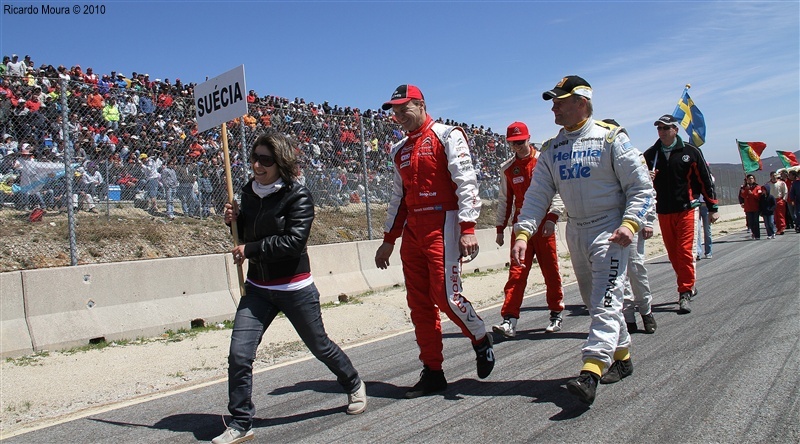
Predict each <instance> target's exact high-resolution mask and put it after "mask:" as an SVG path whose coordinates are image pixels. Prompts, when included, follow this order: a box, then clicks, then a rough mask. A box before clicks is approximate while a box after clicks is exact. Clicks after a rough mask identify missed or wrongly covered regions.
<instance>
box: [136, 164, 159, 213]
mask: <svg viewBox="0 0 800 444" xmlns="http://www.w3.org/2000/svg"><path fill="white" fill-rule="evenodd" d="M139 160H140V161H141V162H142V167H143V170H144V175H145V180H146V182H145V185H144V190H145V193H146V198H147V202H148V205H147V212H148V213H150V214H155V213H157V212H158V205H157V201H156V199H157V198H158V185H159V183H160V180H161V173H159V171H160V170H161V165H162V163H161V159H159V158H157V157H150V156H148V155H147V154H145V153H142V154H139Z"/></svg>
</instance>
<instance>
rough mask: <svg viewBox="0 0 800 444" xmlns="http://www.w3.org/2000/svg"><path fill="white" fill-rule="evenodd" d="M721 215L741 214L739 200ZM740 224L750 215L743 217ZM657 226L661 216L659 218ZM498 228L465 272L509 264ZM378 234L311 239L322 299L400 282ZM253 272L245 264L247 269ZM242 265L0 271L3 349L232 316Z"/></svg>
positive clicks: (172, 262) (151, 263)
mask: <svg viewBox="0 0 800 444" xmlns="http://www.w3.org/2000/svg"><path fill="white" fill-rule="evenodd" d="M720 216H721V217H722V218H723V219H728V220H729V219H736V218H741V219H744V213H743V212H742V210H741V208H740V207H739V206H738V205H730V206H726V207H722V208H721V209H720ZM742 226H743V227H744V222H743V223H742ZM653 228H654V231H655V232H656V233H658V231H659V227H658V222H656V223H655V224H654V227H653ZM495 233H496V232H495V229H494V228H488V229H483V230H477V231H476V235H477V236H478V242H479V245H480V247H481V252H480V254H479V255H478V257H477V258H476V259H475V260H474V261H472V262H469V263H466V264H464V267H463V271H464V272H465V273H470V272H472V271H475V270H478V269H479V270H481V271H487V270H489V269H495V270H498V269H504V268H505V267H506V264H507V263H508V262H509V250H510V248H511V245H510V244H511V243H512V242H513V240H512V239H511V229H510V228H507V229H506V233H505V236H506V237H505V239H506V243H505V245H503V246H502V247H500V246H498V245H497V244H496V243H495V238H496V234H495ZM565 233H566V224H565V223H563V222H561V223H559V224H558V231H557V236H558V251H559V254H560V255H561V256H564V255H566V254H568V251H567V248H566V241H565ZM381 243H382V240H372V241H361V242H351V243H341V244H331V245H317V246H311V247H309V256H310V258H311V269H312V273H313V275H314V280H315V281H316V283H317V287H318V288H319V290H320V295H321V302H323V303H324V302H329V301H335V300H336V299H337V298H338V295H339V294H341V293H345V294H349V295H354V294H359V293H363V292H365V291H370V290H381V289H384V288H388V287H392V286H395V285H402V284H403V283H404V278H403V271H402V264H401V262H400V254H399V251H400V246H401V243H402V238H400V239H398V241H397V245H395V248H394V251H393V252H392V256H391V259H390V264H391V265H390V266H389V269H387V270H380V269H378V268H377V267H376V266H375V251H376V250H377V249H378V247H379V246H380V245H381ZM243 272H244V275H245V276H246V275H247V266H246V263H245V266H244V269H243ZM239 298H240V292H239V282H238V277H237V268H236V266H235V265H234V264H233V258H232V257H231V256H230V255H229V254H213V255H206V256H193V257H185V258H172V259H154V260H145V261H134V262H118V263H113V264H95V265H81V266H77V267H62V268H48V269H40V270H27V271H15V272H9V273H0V357H10V356H19V355H24V354H28V353H31V352H32V351H39V350H45V349H59V348H69V347H75V346H82V345H86V344H87V343H88V342H89V341H91V340H94V339H99V338H104V339H105V340H108V341H111V340H117V339H134V338H136V337H139V336H157V335H160V334H162V333H163V332H164V331H166V330H168V329H180V328H189V327H190V326H191V322H192V321H193V320H195V319H203V320H204V321H205V322H208V323H211V322H219V321H222V320H226V319H233V316H234V314H235V312H236V305H237V304H238V302H239Z"/></svg>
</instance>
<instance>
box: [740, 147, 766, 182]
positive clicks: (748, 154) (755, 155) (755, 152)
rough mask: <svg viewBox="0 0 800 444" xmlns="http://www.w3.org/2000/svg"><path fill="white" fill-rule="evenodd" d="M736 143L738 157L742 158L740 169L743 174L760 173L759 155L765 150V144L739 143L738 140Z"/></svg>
mask: <svg viewBox="0 0 800 444" xmlns="http://www.w3.org/2000/svg"><path fill="white" fill-rule="evenodd" d="M736 143H737V144H738V145H739V156H740V157H741V158H742V167H743V168H744V172H745V174H746V173H752V172H754V171H760V170H761V169H762V165H761V153H763V152H764V150H765V149H766V148H767V144H766V143H764V142H740V141H738V140H737V141H736Z"/></svg>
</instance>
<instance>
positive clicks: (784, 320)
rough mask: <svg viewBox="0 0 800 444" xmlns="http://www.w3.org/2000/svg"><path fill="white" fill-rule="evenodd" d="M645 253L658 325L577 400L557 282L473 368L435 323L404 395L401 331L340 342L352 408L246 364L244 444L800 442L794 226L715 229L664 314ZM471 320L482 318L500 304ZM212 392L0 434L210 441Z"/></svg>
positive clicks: (217, 399) (666, 301)
mask: <svg viewBox="0 0 800 444" xmlns="http://www.w3.org/2000/svg"><path fill="white" fill-rule="evenodd" d="M647 264H648V267H647V268H648V271H649V277H650V282H651V286H652V289H653V293H654V312H655V315H656V319H657V321H658V330H657V332H656V334H654V335H645V334H641V333H637V334H634V335H633V341H634V345H633V349H632V357H633V362H634V369H635V370H634V374H633V376H631V377H629V378H627V379H625V380H623V381H621V382H620V383H617V384H614V385H602V386H600V387H599V389H598V393H597V400H596V401H595V403H594V404H593V405H592V406H591V407H586V406H584V405H582V404H580V403H579V402H577V401H576V400H575V399H574V398H573V397H572V395H570V394H569V393H568V392H567V390H566V389H565V387H564V384H565V383H566V381H567V380H568V379H569V378H571V377H574V376H575V374H576V373H577V371H578V370H579V368H580V364H581V363H580V348H581V345H582V344H583V341H584V340H585V339H586V332H587V329H588V325H589V318H588V314H587V312H586V311H584V310H583V309H582V305H581V303H580V296H579V295H578V290H577V287H576V286H575V285H569V286H568V287H566V288H565V292H566V298H565V303H566V304H567V310H566V311H565V315H566V316H565V320H564V327H565V328H564V330H563V331H561V332H560V333H555V334H545V333H544V326H545V325H546V323H547V317H548V311H547V308H546V306H545V304H544V298H543V296H542V295H536V296H533V297H528V298H526V299H525V302H524V304H523V312H522V319H521V320H520V324H519V327H518V328H519V330H520V332H519V334H518V336H517V338H515V339H514V340H511V341H508V340H506V341H497V343H496V345H495V354H496V356H497V365H496V367H495V370H494V372H493V373H492V375H491V376H490V377H489V378H488V379H486V380H478V379H477V377H476V375H475V364H474V353H473V352H472V348H471V347H470V344H469V342H468V341H467V340H466V339H465V338H463V337H462V336H461V334H460V333H459V332H457V331H456V330H455V328H454V326H453V324H452V323H449V322H448V323H445V324H444V327H445V333H446V335H445V341H444V344H445V372H446V375H447V378H448V381H449V383H450V384H449V386H448V389H447V391H446V392H445V393H444V394H442V395H438V396H430V397H425V398H418V399H414V400H406V399H403V394H404V392H405V389H406V387H408V386H409V385H411V384H413V383H415V382H416V380H417V378H418V373H419V371H420V368H421V365H420V363H419V361H418V360H417V347H416V344H415V343H414V339H413V334H412V333H404V334H401V335H396V336H393V337H390V338H386V339H382V340H379V341H373V342H370V343H367V344H362V345H359V346H355V347H351V348H349V349H347V353H348V354H349V356H350V357H351V359H352V360H353V362H354V363H355V364H356V367H357V368H358V369H359V371H360V372H361V375H362V378H364V380H365V381H366V382H367V387H368V388H367V392H368V395H369V397H370V398H369V408H368V410H367V411H366V412H365V413H364V414H362V415H358V416H348V415H346V414H345V413H344V404H345V401H346V396H345V395H344V394H342V393H341V392H340V391H339V386H338V384H337V383H336V382H335V379H334V378H333V376H332V375H331V373H329V372H328V370H327V369H326V368H325V367H324V366H323V365H322V364H320V363H319V362H318V361H316V360H314V359H306V360H301V361H299V362H293V363H290V364H288V365H282V366H277V367H275V368H272V369H269V370H268V371H265V372H262V373H259V374H257V375H256V377H255V390H254V402H255V404H256V406H257V408H258V409H259V410H258V412H257V419H256V421H255V424H254V429H255V433H256V439H255V440H254V441H250V442H254V443H267V442H303V443H323V442H325V443H327V442H341V443H394V442H409V443H422V442H425V443H428V442H431V443H451V442H452V443H455V442H459V443H461V442H466V443H479V442H504V443H514V442H520V443H521V442H545V443H562V442H565V443H586V442H590V443H601V442H609V443H612V442H613V443H684V442H702V443H706V442H723V443H750V442H753V443H756V442H758V443H762V442H766V443H798V442H800V296H799V295H798V283H799V282H800V265H799V264H800V235H796V234H794V233H789V232H788V231H787V234H786V235H784V236H779V237H778V238H777V239H775V240H766V239H763V240H761V241H747V240H745V233H744V232H738V233H735V234H732V235H728V236H726V237H721V238H719V239H715V241H714V259H711V260H702V261H700V262H698V277H699V280H698V285H697V288H698V290H699V294H698V296H697V297H696V298H695V300H694V303H693V305H692V308H693V311H692V313H691V314H687V315H679V314H677V304H676V299H677V297H676V296H677V293H676V291H675V278H674V274H673V272H672V268H671V267H670V265H669V262H668V261H667V259H666V257H659V258H656V259H654V260H652V261H648V263H647ZM466 290H467V294H468V292H469V288H468V287H467V289H466ZM481 316H483V317H484V318H485V319H487V320H490V321H491V320H496V319H498V318H499V307H493V308H491V309H488V310H485V311H483V312H481ZM362 322H370V320H369V319H364V320H363V321H362ZM639 324H640V326H641V320H639ZM153 365H158V363H157V362H154V363H153ZM226 402H227V390H226V383H225V382H219V383H215V384H211V385H207V386H202V387H199V388H196V389H192V390H189V391H184V392H181V393H176V394H172V395H169V396H164V397H161V398H158V399H154V400H150V401H146V402H142V403H138V404H134V405H128V406H125V407H120V408H117V409H114V410H109V411H105V412H103V413H96V414H92V415H91V416H87V417H83V418H79V419H75V420H72V421H69V422H65V423H61V424H57V425H54V426H51V427H47V428H42V429H39V430H35V431H32V432H29V433H26V434H23V435H19V436H15V437H12V438H9V439H6V440H4V441H3V442H4V443H8V444H11V443H114V444H122V443H156V442H159V443H192V442H197V441H209V440H211V438H213V437H214V436H216V435H217V434H218V433H220V432H221V431H222V430H223V429H224V425H223V422H222V416H221V414H222V413H226Z"/></svg>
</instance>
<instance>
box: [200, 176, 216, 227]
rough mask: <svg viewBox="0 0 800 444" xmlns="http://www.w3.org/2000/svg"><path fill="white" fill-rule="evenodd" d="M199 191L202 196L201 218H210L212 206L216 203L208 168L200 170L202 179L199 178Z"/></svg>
mask: <svg viewBox="0 0 800 444" xmlns="http://www.w3.org/2000/svg"><path fill="white" fill-rule="evenodd" d="M197 189H198V191H199V194H200V196H199V198H200V205H201V207H202V209H201V213H200V216H201V217H208V216H209V215H211V205H212V204H213V202H214V186H213V185H212V184H211V178H210V173H209V168H208V167H203V168H201V169H200V177H198V178H197Z"/></svg>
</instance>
